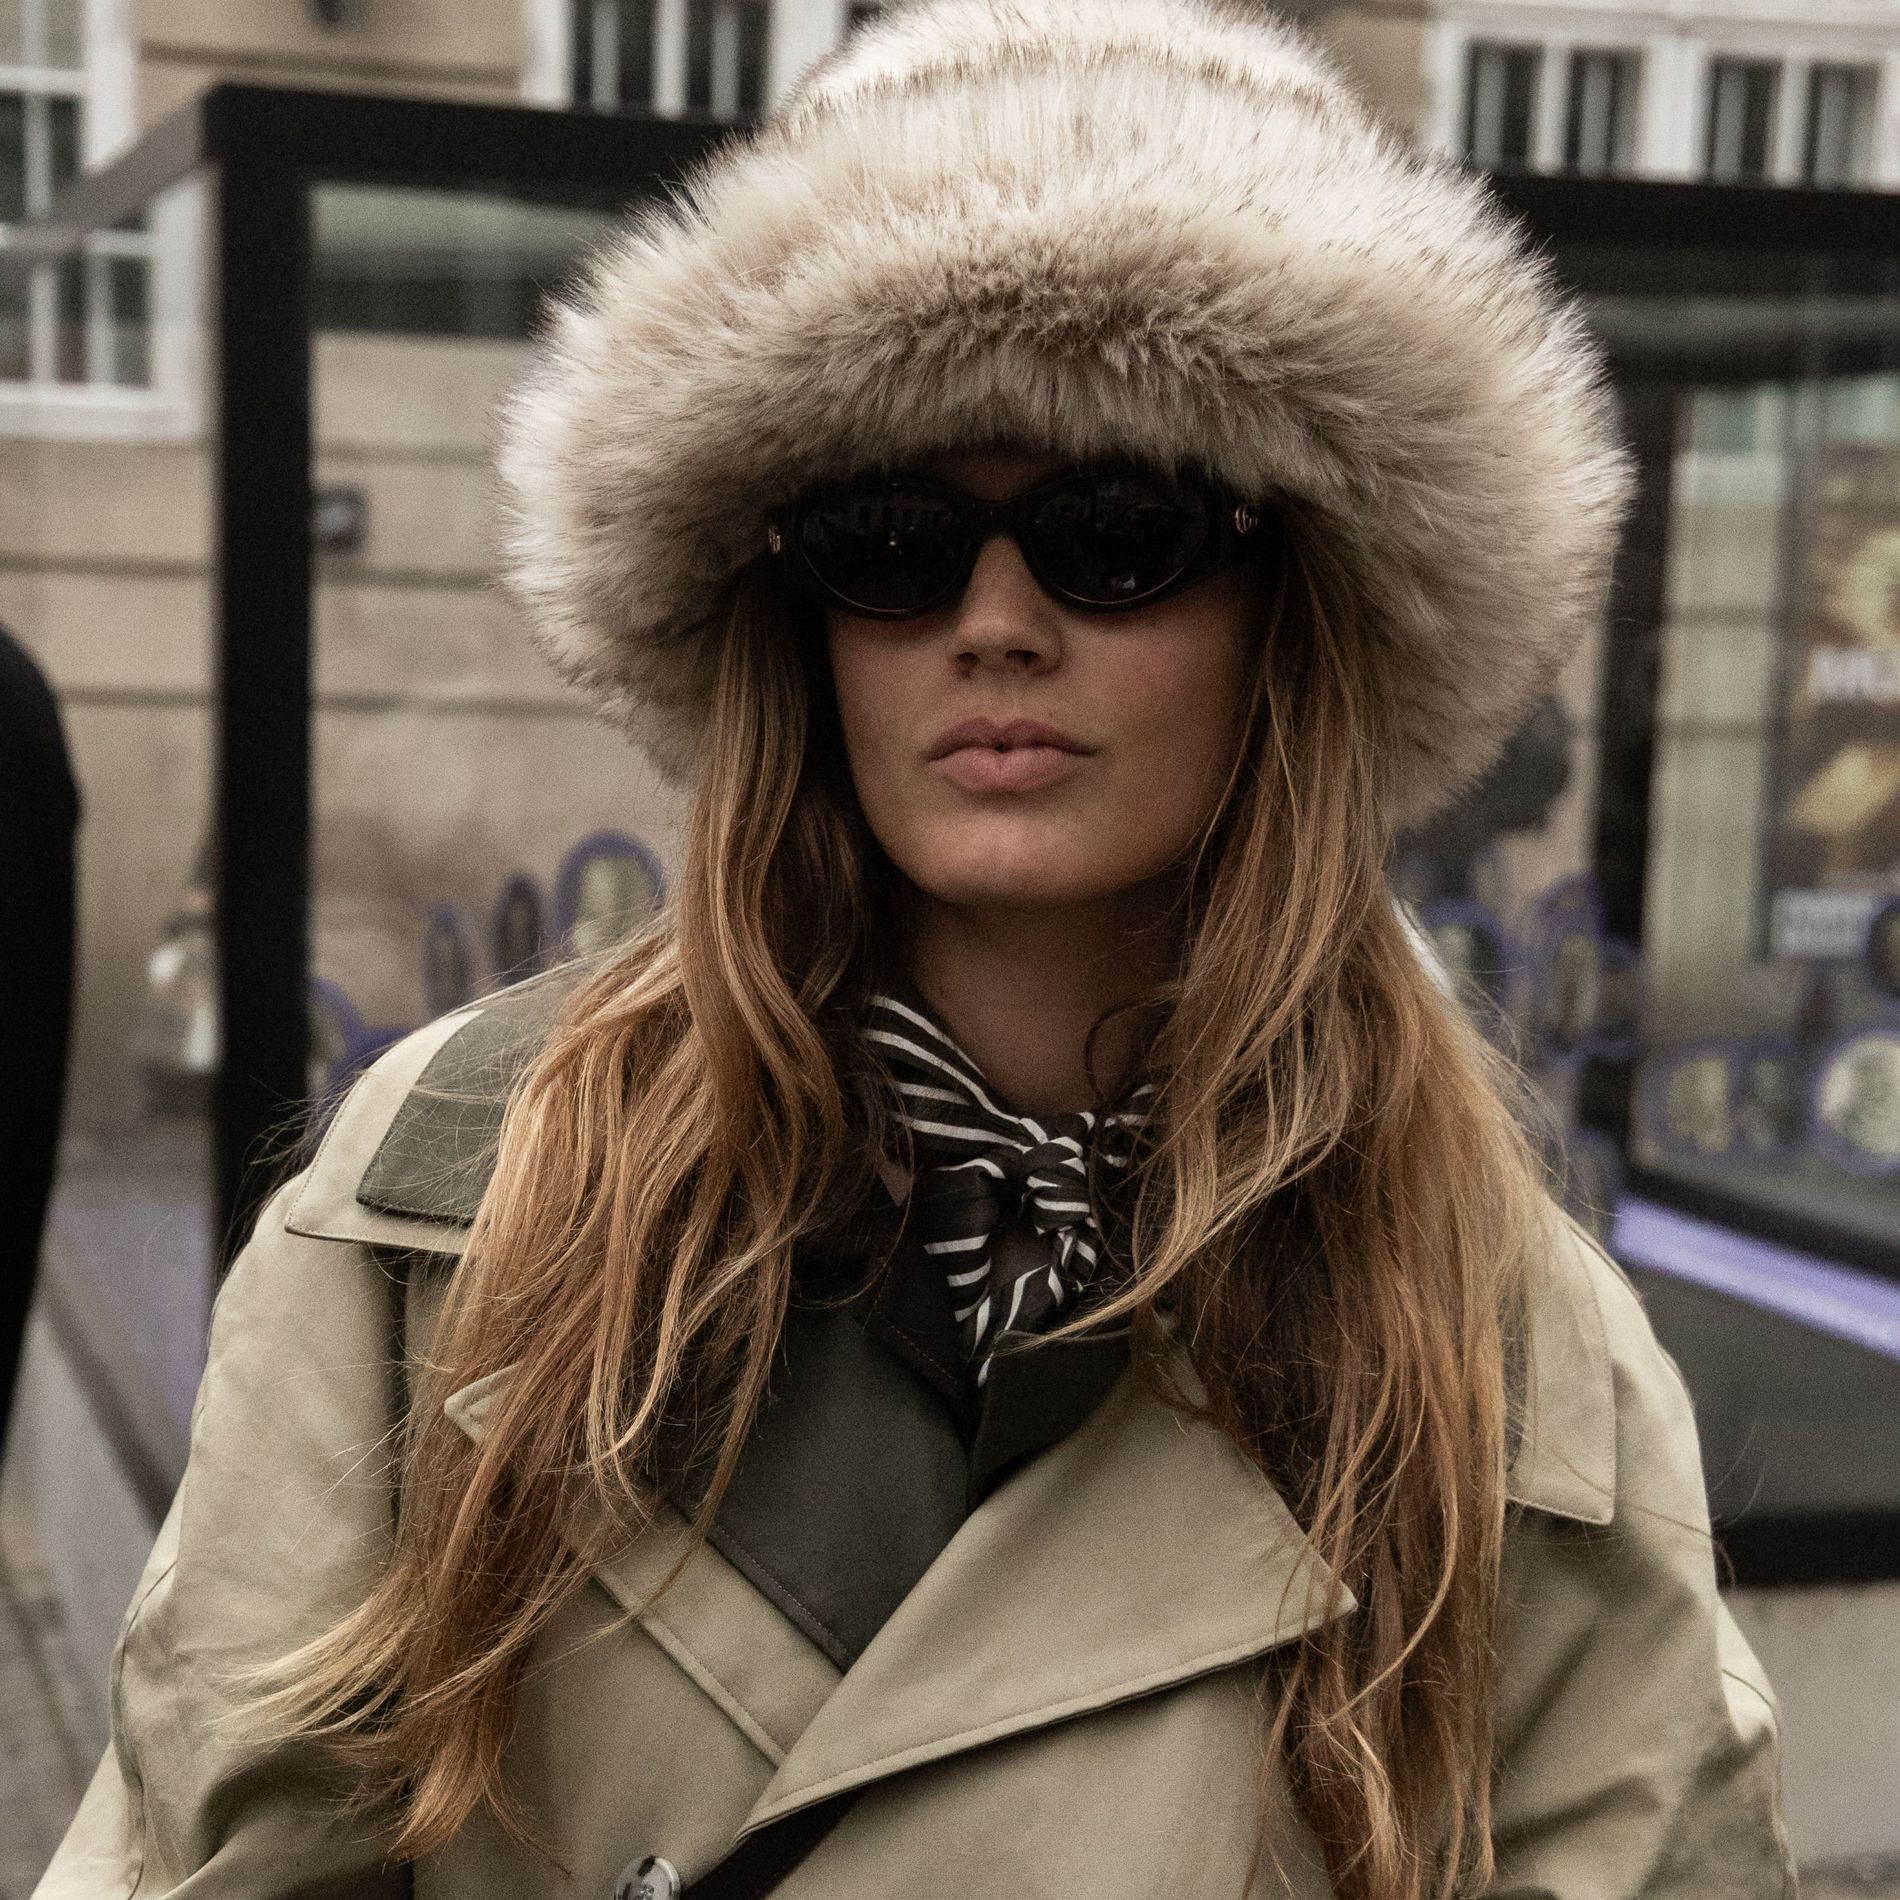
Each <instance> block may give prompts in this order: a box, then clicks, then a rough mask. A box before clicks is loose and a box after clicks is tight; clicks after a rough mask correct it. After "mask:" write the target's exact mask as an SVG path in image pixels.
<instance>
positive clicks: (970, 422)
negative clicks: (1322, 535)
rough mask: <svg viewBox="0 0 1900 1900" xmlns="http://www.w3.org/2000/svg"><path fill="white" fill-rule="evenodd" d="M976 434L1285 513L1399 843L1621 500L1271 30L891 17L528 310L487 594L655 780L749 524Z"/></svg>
mask: <svg viewBox="0 0 1900 1900" xmlns="http://www.w3.org/2000/svg"><path fill="white" fill-rule="evenodd" d="M1001 439H1010V440H1015V441H1018V442H1022V443H1026V444H1039V445H1041V446H1042V447H1043V448H1044V450H1045V451H1046V452H1047V453H1049V454H1052V455H1057V456H1065V457H1066V456H1075V457H1084V456H1091V455H1097V454H1102V453H1129V454H1134V455H1137V456H1141V457H1144V458H1152V459H1155V460H1158V461H1161V462H1163V463H1167V464H1178V463H1181V462H1189V461H1191V462H1195V463H1198V464H1199V465H1201V466H1202V467H1204V468H1206V469H1208V470H1209V471H1211V472H1212V473H1214V474H1216V475H1218V476H1220V477H1222V478H1223V479H1225V480H1226V481H1227V482H1229V483H1230V484H1231V485H1232V486H1234V487H1235V488H1236V489H1238V490H1240V491H1241V492H1242V493H1245V494H1257V495H1261V496H1267V495H1271V494H1272V493H1273V492H1275V491H1280V492H1283V493H1290V494H1293V495H1296V496H1298V497H1300V498H1301V499H1302V501H1303V503H1304V504H1306V505H1307V507H1308V509H1309V510H1310V511H1311V513H1312V515H1313V516H1314V518H1315V519H1316V520H1317V521H1318V522H1320V523H1321V524H1322V526H1323V528H1324V530H1325V531H1326V532H1327V533H1328V534H1329V535H1330V537H1331V538H1332V540H1333V542H1334V545H1335V546H1336V548H1337V551H1338V553H1339V555H1340V557H1341V558H1342V560H1343V561H1344V563H1345V564H1346V568H1347V571H1348V572H1349V573H1350V574H1351V576H1352V577H1353V579H1354V581H1355V583H1356V587H1357V591H1358V594H1359V597H1360V605H1361V613H1360V620H1361V630H1362V634H1363V637H1364V638H1366V639H1367V640H1370V641H1373V642H1375V643H1376V645H1377V648H1378V651H1379V666H1380V677H1381V678H1382V679H1383V681H1384V690H1385V691H1386V692H1387V693H1388V695H1389V696H1390V701H1391V705H1392V708H1393V712H1394V715H1395V726H1396V730H1397V732H1398V734H1399V738H1398V744H1397V751H1396V755H1395V756H1394V757H1393V758H1392V759H1390V760H1389V761H1386V762H1385V764H1386V766H1387V777H1386V784H1387V786H1388V797H1389V801H1390V810H1391V813H1392V816H1393V818H1394V820H1395V822H1397V823H1398V824H1400V825H1413V824H1417V823H1419V822H1421V821H1423V820H1424V819H1425V818H1427V817H1429V816H1430V815H1432V814H1433V813H1434V812H1436V811H1438V810H1439V809H1441V808H1442V807H1443V806H1444V805H1445V804H1446V803H1447V802H1448V801H1449V800H1450V799H1451V798H1453V797H1454V796H1455V795H1456V793H1457V792H1458V791H1459V790H1460V789H1462V788H1463V787H1464V786H1465V785H1467V784H1468V783H1469V782H1470V781H1471V780H1472V779H1474V778H1475V777H1476V776H1477V775H1478V774H1479V773H1481V772H1482V771H1483V770H1484V768H1485V767H1486V766H1487V765H1489V764H1490V763H1491V762H1492V760H1493V759H1494V758H1495V757H1496V756H1497V753H1498V752H1499V750H1500V749H1501V747H1502V746H1503V744H1504V741H1505V739H1506V738H1507V737H1508V736H1509V734H1510V732H1511V730H1512V728H1513V726H1514V725H1515V723H1516V722H1517V721H1518V720H1519V719H1520V718H1521V717H1522V716H1523V714H1524V713H1525V712H1526V711H1527V710H1528V708H1529V707H1530V706H1531V704H1532V703H1533V702H1534V701H1535V700H1536V698H1537V697H1538V696H1539V695H1540V694H1541V693H1543V692H1544V691H1545V690H1547V688H1548V687H1549V685H1550V683H1551V681H1552V679H1553V677H1554V675H1555V673H1556V672H1557V670H1558V669H1559V668H1560V667H1561V666H1562V664H1563V663H1564V661H1565V660H1566V658H1568V656H1569V655H1570V654H1571V653H1572V652H1573V651H1574V650H1575V647H1576V645H1577V643H1578V642H1579V641H1580V640H1581V639H1583V638H1584V637H1585V635H1586V633H1587V632H1588V630H1589V629H1590V627H1591V625H1592V623H1593V621H1594V620H1595V619H1596V617H1597V616H1598V615H1599V614H1600V613H1601V612H1602V608H1603V601H1604V594H1605V589H1606V585H1607V579H1608V573H1609V565H1610V559H1611V555H1612V552H1613V550H1614V545H1615V540H1616V533H1617V528H1618V525H1619V521H1620V516H1621V512H1622V508H1623V505H1624V501H1625V498H1626V493H1627V489H1628V483H1629V476H1628V470H1627V467H1626V461H1625V458H1624V456H1623V454H1622V452H1621V450H1620V448H1619V446H1618V443H1617V436H1616V428H1615V423H1614V417H1613V405H1612V402H1611V399H1610V396H1609V392H1608V389H1607V386H1606V383H1605V380H1604V376H1603V371H1602V366H1601V363H1600V360H1599V356H1598V353H1597V351H1596V349H1595V347H1594V345H1593V343H1592V341H1591V339H1590V338H1589V336H1588V334H1587V332H1586V329H1585V326H1584V323H1583V320H1582V317H1581V316H1580V314H1579V312H1578V311H1577V309H1576V308H1575V306H1574V305H1573V304H1572V303H1571V302H1570V301H1568V300H1567V299H1566V298H1564V297H1563V296H1562V295H1560V294H1559V292H1558V291H1557V289H1556V288H1555V287H1554V285H1553V283H1552V282H1551V279H1550V276H1549V273H1548V270H1547V268H1546V266H1545V265H1544V264H1543V263H1542V262H1541V261H1540V260H1539V259H1537V258H1536V257H1535V256H1534V255H1533V254H1532V253H1531V251H1530V249H1529V247H1528V246H1527V244H1526V243H1525V241H1524V239H1523V236H1522V234H1521V233H1520V232H1519V231H1518V229H1517V228H1516V226H1515V225H1514V224H1513V222H1512V221H1511V220H1510V219H1509V218H1507V217H1506V216H1505V215H1504V214H1503V213H1502V212H1501V210H1500V209H1499V208H1498V206H1497V204H1496V202H1495V200H1494V199H1493V197H1492V196H1491V194H1490V192H1489V190H1488V189H1487V187H1486V186H1485V184H1484V183H1483V181H1482V180H1481V179H1479V178H1477V177H1475V176H1472V175H1470V174H1468V173H1465V172H1463V171H1461V170H1459V169H1458V168H1457V167H1455V166H1453V165H1451V164H1450V163H1448V162H1445V161H1442V160H1440V159H1438V158H1436V157H1433V156H1430V155H1425V154H1420V153H1418V152H1415V151H1413V150H1412V149H1410V148H1409V147H1408V146H1407V145H1406V144H1405V143H1404V142H1403V141H1402V140H1400V139H1399V138H1397V137H1396V136H1395V135H1393V134H1392V133H1390V132H1388V131H1386V130H1384V129H1383V128H1381V127H1379V126H1378V125H1377V124H1376V123H1375V122H1374V121H1373V120H1372V119H1371V118H1370V117H1369V116H1368V115H1367V113H1366V112H1365V111H1364V110H1363V109H1362V108H1361V107H1360V105H1359V104H1358V103H1357V102H1356V101H1355V100H1354V98H1353V97H1352V96H1351V94H1350V93H1349V92H1348V90H1347V89H1346V87H1345V86H1344V85H1343V84H1342V83H1341V81H1340V80H1339V79H1338V77H1337V76H1336V75H1335V74H1334V73H1333V72H1332V70H1331V69H1330V67H1329V66H1328V64H1327V63H1326V61H1325V60H1324V59H1323V58H1321V57H1320V56H1319V55H1318V54H1317V53H1316V52H1315V51H1314V50H1313V49H1312V47H1311V46H1310V45H1309V44H1308V43H1307V42H1306V41H1305V40H1304V39H1303V38H1302V37H1301V35H1299V34H1298V33H1297V32H1296V31H1295V30H1294V29H1293V28H1291V27H1290V26H1288V25H1286V24H1285V23H1284V22H1278V21H1274V20H1271V19H1268V18H1266V17H1264V16H1263V15H1261V14H1260V13H1259V12H1258V11H1256V10H1254V9H1252V8H1251V7H1247V8H1243V7H1242V6H1241V5H1240V4H1239V0H913V3H912V4H909V5H900V6H898V7H896V8H895V9H893V10H892V11H890V12H889V13H888V14H887V15H885V16H884V17H882V18H881V19H879V20H876V21H875V22H873V23H872V24H870V25H868V26H866V27H863V28H861V29H859V30H858V31H857V32H856V33H854V34H853V35H852V36H851V38H850V39H849V40H848V41H847V42H846V43H845V44H844V45H843V46H842V47H841V48H840V49H839V50H838V51H837V52H836V53H834V54H833V55H831V56H830V57H829V58H828V59H826V60H824V61H821V62H820V63H819V64H818V65H817V66H816V67H815V68H813V69H812V71H811V72H810V73H809V74H808V75H807V76H806V78H805V80H804V81H803V82H802V84H801V85H800V87H799V88H798V89H797V90H796V92H795V93H794V94H793V95H792V96H791V97H790V98H789V99H788V100H787V101H786V102H785V104H784V105H783V106H782V107H781V108H780V110H779V111H778V112H777V113H776V114H775V115H774V116H773V118H772V119H771V120H770V121H768V122H767V124H766V125H765V126H764V127H763V128H762V129H761V130H760V131H758V132H757V133H755V134H753V135H751V136H750V137H748V138H745V139H743V140H740V141H738V142H736V143H735V144H733V145H732V146H730V147H728V148H726V149H724V150H723V151H722V152H720V153H719V154H718V155H717V156H716V157H714V158H713V159H711V160H709V161H708V162H706V163H705V164H704V165H702V166H701V167H700V168H699V169H698V170H697V171H696V172H695V173H694V174H693V176H692V177H691V178H690V179H689V180H688V181H687V184H686V186H685V188H684V189H683V190H682V191H681V192H680V193H679V194H677V195H676V196H675V197H674V198H672V199H670V200H668V201H666V202H664V203H661V204H656V205H653V206H650V207H648V208H646V209H645V210H644V211H643V212H642V213H641V214H640V215H639V216H638V217H637V218H636V220H635V221H634V223H633V224H632V226H631V227H630V228H629V229H628V230H627V231H626V232H625V233H624V235H623V236H622V237H621V238H620V239H619V240H618V241H617V242H616V243H615V244H613V245H612V246H610V247H609V248H608V249H607V250H606V251H604V252H603V254H602V255H601V256H600V257H599V258H598V259H597V260H596V261H595V263H594V264H593V266H592V267H591V269H590V270H589V272H588V273H587V274H586V276H585V279H584V282H583V284H582V286H581V288H580V289H579V291H578V292H577V293H576V294H575V295H574V296H573V297H572V298H571V299H570V300H568V301H566V302H564V303H563V304H562V305H560V306H559V307H558V308H557V309H556V311H555V312H554V314H553V320H552V322H551V325H550V328H549V331H548V334H547V336H546V338H545V341H544V344H543V347H542V349H541V352H540V355H539V358H538V361H537V363H536V366H535V368H534V369H533V371H532V372H531V374H530V375H529V376H528V378H527V379H526V381H525V382H524V383H523V385H522V386H521V388H520V389H519V390H518V391H517V393H516V394H515V396H514V398H513V401H512V403H511V405H510V407H509V409H508V412H507V415H506V419H505V436H504V442H503V451H502V458H501V470H502V476H503V484H504V490H505V494H506V497H507V502H508V509H509V529H508V534H509V539H508V554H507V575H508V579H509V581H510V584H511V586H512V588H513V590H514V592H515V593H516V595H517V597H518V598H519V599H520V600H521V602H522V603H523V605H524V606H525V608H526V610H527V612H528V614H529V616H530V618H531V621H532V623H533V625H534V627H535V629H536V632H537V635H538V637H539V639H540V640H541V642H542V643H543V645H544V647H545V648H546V650H547V652H548V653H549V654H550V656H551V657H552V659H553V660H554V661H555V663H556V664H557V665H558V666H559V667H560V668H561V669H562V671H563V672H564V673H566V674H567V675H568V676H569V677H570V678H571V679H573V680H575V681H576V682H578V683H579V684H580V685H581V686H582V687H583V688H584V689H585V690H586V691H588V692H589V693H590V694H592V695H593V696H594V697H595V699H596V700H597V702H598V703H599V704H600V705H601V707H602V709H603V710H604V711H605V712H606V713H607V714H608V715H609V716H610V717H612V718H613V719H614V720H616V721H617V722H618V723H619V724H620V725H622V726H623V727H624V729H625V730H626V731H627V732H628V733H629V734H630V735H631V736H633V737H634V738H636V739H637V740H639V741H640V742H642V743H643V744H644V745H645V746H646V747H647V748H648V750H649V751H650V752H651V754H652V755H653V757H654V759H655V761H656V763H657V764H658V765H659V766H660V768H661V769H662V770H663V771H665V772H667V773H669V774H670V775H672V776H675V777H680V776H684V775H685V774H687V773H688V772H689V771H690V769H691V765H692V760H693V757H694V752H695V747H696V743H697V740H698V737H699V733H700V731H701V728H702V725H703V721H704V717H705V713H706V709H707V706H708V703H709V697H710V691H711V681H712V668H713V662H714V659H715V657H716V653H717V647H718V641H719V636H720V629H721V625H722V619H723V614H724V612H725V609H726V606H727V604H728V601H729V598H730V592H731V587H732V583H733V581H734V578H735V576H736V575H737V574H738V572H739V571H740V570H741V569H742V568H744V567H745V566H747V565H748V564H749V563H750V562H752V561H754V560H756V559H757V558H759V557H760V555H761V554H762V553H763V550H764V547H765V535H766V517H767V514H768V512H769V511H770V510H771V509H772V508H774V507H775V506H777V505H779V504H780V503H782V502H784V501H786V500H788V499H790V498H791V497H792V496H794V495H796V494H797V493H798V492H799V491H801V490H802V489H804V488H805V487H807V486H808V485H810V484H811V483H813V482H815V481H817V480H820V479H824V478H829V477H834V476H837V475H842V474H846V473H849V472H851V471H853V470H856V469H860V468H866V467H872V466H878V465H890V464H892V463H897V462H901V461H904V460H906V459H913V458H916V457H919V456H921V455H925V454H929V453H934V452H937V451H940V450H946V449H950V448H955V447H960V446H971V445H974V444H977V443H986V442H991V441H996V440H1001Z"/></svg>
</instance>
